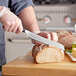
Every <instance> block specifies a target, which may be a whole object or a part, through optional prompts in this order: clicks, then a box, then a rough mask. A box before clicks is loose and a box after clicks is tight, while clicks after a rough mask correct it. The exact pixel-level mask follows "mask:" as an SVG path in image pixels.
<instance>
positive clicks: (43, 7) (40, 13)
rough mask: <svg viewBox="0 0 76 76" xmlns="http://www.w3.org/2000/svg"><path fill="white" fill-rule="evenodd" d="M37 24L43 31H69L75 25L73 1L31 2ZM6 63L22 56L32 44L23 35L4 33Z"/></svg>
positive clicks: (39, 0) (75, 7)
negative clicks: (33, 5)
mask: <svg viewBox="0 0 76 76" xmlns="http://www.w3.org/2000/svg"><path fill="white" fill-rule="evenodd" d="M33 1H34V4H35V7H34V8H35V12H36V17H37V20H38V24H39V27H40V29H41V30H43V31H54V30H63V29H64V30H65V29H66V30H71V31H74V24H76V4H75V2H76V1H75V0H33ZM5 40H6V58H7V62H10V61H11V60H13V59H15V58H17V57H19V56H21V55H24V54H25V52H27V51H30V50H31V49H32V46H33V44H32V43H31V41H30V39H28V38H27V37H26V36H25V34H24V33H21V34H18V35H16V34H14V33H8V32H6V33H5Z"/></svg>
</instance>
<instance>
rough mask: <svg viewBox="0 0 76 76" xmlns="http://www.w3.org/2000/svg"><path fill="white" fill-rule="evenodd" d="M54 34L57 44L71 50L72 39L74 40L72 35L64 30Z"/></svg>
mask: <svg viewBox="0 0 76 76" xmlns="http://www.w3.org/2000/svg"><path fill="white" fill-rule="evenodd" d="M56 33H57V35H58V42H59V43H61V44H63V45H64V47H65V49H71V48H72V42H73V39H74V38H75V37H74V34H73V33H72V32H70V31H65V30H60V31H56Z"/></svg>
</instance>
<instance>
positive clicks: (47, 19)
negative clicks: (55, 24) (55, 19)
mask: <svg viewBox="0 0 76 76" xmlns="http://www.w3.org/2000/svg"><path fill="white" fill-rule="evenodd" d="M43 20H44V23H45V24H48V23H50V22H51V18H50V17H49V16H45V17H44V19H43Z"/></svg>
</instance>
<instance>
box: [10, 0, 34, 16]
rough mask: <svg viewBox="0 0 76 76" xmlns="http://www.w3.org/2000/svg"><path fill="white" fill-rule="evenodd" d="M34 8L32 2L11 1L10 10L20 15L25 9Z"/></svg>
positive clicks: (28, 0) (23, 0)
mask: <svg viewBox="0 0 76 76" xmlns="http://www.w3.org/2000/svg"><path fill="white" fill-rule="evenodd" d="M28 6H34V4H33V1H32V0H11V7H10V10H11V11H12V12H13V13H15V14H16V15H18V14H19V13H20V12H21V11H22V10H23V9H24V8H26V7H28Z"/></svg>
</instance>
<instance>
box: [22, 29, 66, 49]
mask: <svg viewBox="0 0 76 76" xmlns="http://www.w3.org/2000/svg"><path fill="white" fill-rule="evenodd" d="M23 32H25V33H26V34H27V36H28V37H29V38H31V39H34V40H36V41H39V42H41V43H44V44H47V45H51V46H54V47H57V48H59V49H61V50H65V49H64V46H63V45H62V44H60V43H58V42H55V41H51V40H48V39H46V38H44V37H41V36H39V35H37V34H35V33H32V32H30V31H28V30H24V31H23Z"/></svg>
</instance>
